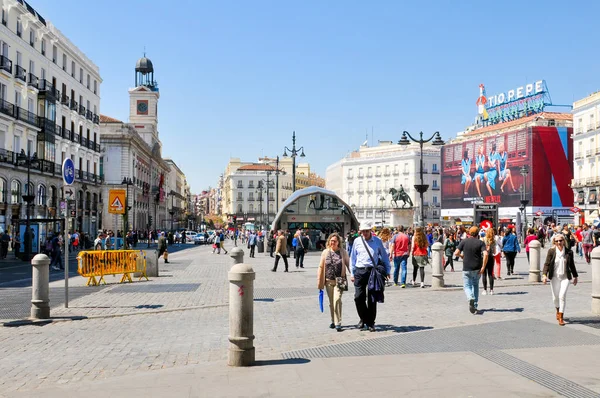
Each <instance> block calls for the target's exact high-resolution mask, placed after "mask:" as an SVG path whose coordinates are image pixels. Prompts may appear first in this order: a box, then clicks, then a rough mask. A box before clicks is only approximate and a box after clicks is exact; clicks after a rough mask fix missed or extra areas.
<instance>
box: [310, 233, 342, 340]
mask: <svg viewBox="0 0 600 398" xmlns="http://www.w3.org/2000/svg"><path fill="white" fill-rule="evenodd" d="M340 244H341V238H340V236H339V235H338V234H337V232H334V233H332V234H331V235H329V238H328V239H327V244H326V249H325V250H323V252H322V253H321V261H320V262H319V270H318V273H317V288H318V289H319V290H323V288H324V287H325V288H326V290H327V297H328V298H329V311H330V313H331V324H330V325H329V327H330V328H331V329H334V328H335V329H336V330H337V331H338V332H341V331H342V294H343V290H342V289H341V288H340V284H338V278H342V280H344V281H346V286H348V281H347V279H346V270H347V269H349V268H350V258H349V256H348V253H347V252H346V250H342V249H341V246H340Z"/></svg>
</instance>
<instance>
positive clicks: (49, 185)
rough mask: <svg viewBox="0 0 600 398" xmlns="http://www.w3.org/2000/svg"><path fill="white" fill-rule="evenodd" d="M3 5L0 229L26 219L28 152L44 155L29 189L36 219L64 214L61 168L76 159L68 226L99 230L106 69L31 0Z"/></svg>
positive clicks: (46, 227)
mask: <svg viewBox="0 0 600 398" xmlns="http://www.w3.org/2000/svg"><path fill="white" fill-rule="evenodd" d="M0 6H1V14H2V20H1V21H2V24H1V25H0V229H1V230H9V232H12V230H13V229H14V228H15V227H16V226H17V225H18V223H19V220H23V219H24V218H25V217H26V216H25V213H26V206H25V204H24V202H23V194H24V193H26V192H27V189H26V186H27V171H26V167H25V165H24V163H23V162H22V161H19V159H18V154H19V153H21V152H22V153H23V154H24V155H25V156H27V154H29V155H30V156H33V155H34V154H35V155H36V157H37V160H36V161H35V162H33V163H31V179H30V186H29V193H30V195H35V200H34V202H33V204H32V207H31V216H32V218H38V219H39V218H48V219H52V218H55V217H58V216H59V212H58V211H57V208H58V205H59V201H60V200H61V199H62V198H64V193H63V191H62V176H61V166H62V162H63V161H64V160H65V159H66V158H71V159H72V160H73V162H74V164H75V173H76V174H75V177H76V178H75V183H74V184H73V186H72V187H71V188H70V189H69V190H68V191H69V192H73V196H72V199H73V200H77V215H76V217H75V218H72V219H71V222H70V225H69V229H71V230H73V229H77V230H79V231H83V232H85V233H88V234H93V233H94V231H95V230H96V229H97V227H98V226H99V221H100V220H99V217H98V216H99V204H100V202H101V196H100V193H101V189H100V184H101V182H102V173H101V170H100V169H101V167H100V137H99V130H100V129H99V123H100V119H99V116H98V114H99V108H100V84H101V82H102V79H101V77H100V72H99V69H98V67H97V66H96V65H95V64H94V63H93V62H92V61H91V60H90V59H89V58H88V57H86V56H85V54H84V53H83V52H82V51H81V50H79V49H78V48H77V47H76V46H75V45H74V44H73V43H72V42H71V41H70V40H69V39H67V38H66V37H65V36H64V35H63V34H62V33H61V32H60V31H59V30H58V29H57V28H56V27H54V25H52V23H51V22H50V21H47V20H45V19H44V18H43V17H42V16H41V15H39V13H38V12H37V11H36V10H34V9H33V8H32V7H31V6H30V5H29V4H27V3H25V2H23V1H17V0H3V1H1V2H0ZM69 195H70V194H69ZM53 224H54V223H46V224H40V228H41V230H42V232H41V233H40V237H43V235H45V234H46V233H47V232H49V230H51V229H56V228H58V225H57V224H54V225H53ZM34 246H35V245H34Z"/></svg>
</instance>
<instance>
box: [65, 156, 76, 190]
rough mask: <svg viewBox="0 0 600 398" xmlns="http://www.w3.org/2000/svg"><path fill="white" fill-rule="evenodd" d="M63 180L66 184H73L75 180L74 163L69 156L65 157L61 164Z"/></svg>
mask: <svg viewBox="0 0 600 398" xmlns="http://www.w3.org/2000/svg"><path fill="white" fill-rule="evenodd" d="M62 173H63V181H64V182H65V184H66V185H71V184H73V181H75V164H74V163H73V161H72V160H71V159H69V158H67V159H65V161H64V162H63V165H62Z"/></svg>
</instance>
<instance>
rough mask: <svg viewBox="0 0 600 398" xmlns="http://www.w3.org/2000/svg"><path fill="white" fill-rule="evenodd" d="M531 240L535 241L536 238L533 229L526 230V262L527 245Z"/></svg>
mask: <svg viewBox="0 0 600 398" xmlns="http://www.w3.org/2000/svg"><path fill="white" fill-rule="evenodd" d="M532 240H537V236H536V235H535V231H534V230H533V228H529V229H528V230H527V237H526V238H525V253H527V262H529V243H530V242H531V241H532Z"/></svg>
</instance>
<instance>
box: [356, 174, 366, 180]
mask: <svg viewBox="0 0 600 398" xmlns="http://www.w3.org/2000/svg"><path fill="white" fill-rule="evenodd" d="M356 178H361V179H362V178H365V175H364V174H359V175H357V176H356Z"/></svg>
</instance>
